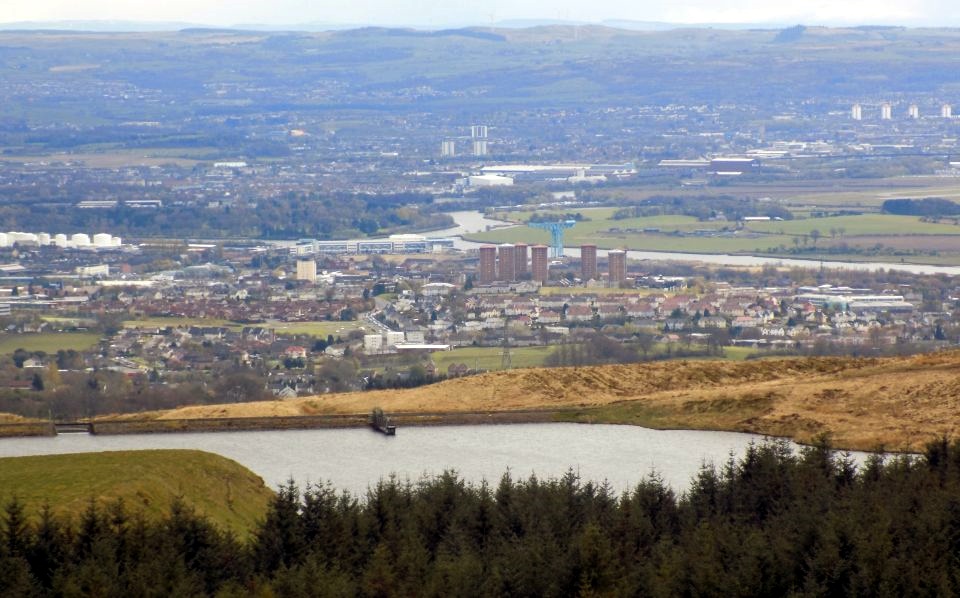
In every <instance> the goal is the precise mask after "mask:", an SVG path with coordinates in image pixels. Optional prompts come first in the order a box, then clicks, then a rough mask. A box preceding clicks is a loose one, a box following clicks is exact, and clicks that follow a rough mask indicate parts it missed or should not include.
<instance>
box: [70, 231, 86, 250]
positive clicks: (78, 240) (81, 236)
mask: <svg viewBox="0 0 960 598" xmlns="http://www.w3.org/2000/svg"><path fill="white" fill-rule="evenodd" d="M70 240H71V241H72V242H73V244H74V245H76V246H77V247H89V246H90V235H88V234H86V233H76V234H74V235H71V237H70Z"/></svg>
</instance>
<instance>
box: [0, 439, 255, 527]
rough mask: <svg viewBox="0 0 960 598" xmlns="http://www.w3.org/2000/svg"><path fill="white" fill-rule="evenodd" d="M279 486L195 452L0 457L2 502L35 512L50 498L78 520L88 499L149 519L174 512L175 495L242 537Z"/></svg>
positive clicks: (57, 507) (230, 463)
mask: <svg viewBox="0 0 960 598" xmlns="http://www.w3.org/2000/svg"><path fill="white" fill-rule="evenodd" d="M272 494H273V492H272V491H271V490H270V489H269V488H267V487H266V486H265V485H264V483H263V480H262V479H260V477H259V476H257V475H255V474H254V473H253V472H251V471H250V470H248V469H246V468H245V467H243V466H242V465H240V464H238V463H236V462H235V461H232V460H230V459H227V458H225V457H221V456H219V455H214V454H211V453H205V452H203V451H195V450H150V451H117V452H104V453H80V454H74V455H42V456H32V457H7V458H0V502H2V503H3V504H6V502H7V501H8V500H9V499H10V498H11V496H14V495H15V496H16V497H17V498H18V499H19V500H20V501H21V502H22V503H24V504H25V506H26V511H27V513H28V515H29V516H30V517H32V518H33V517H36V516H37V514H38V513H39V510H40V508H41V507H42V506H43V505H44V504H45V503H47V504H50V505H51V508H52V509H53V512H54V513H55V514H56V515H58V516H62V517H70V518H72V519H73V520H74V521H76V520H77V518H78V517H79V516H80V514H81V513H82V512H83V511H84V510H85V509H87V508H88V506H89V504H90V500H91V499H93V500H95V501H96V502H97V503H98V504H100V505H106V504H109V503H112V502H114V501H116V500H117V499H123V501H124V505H125V507H126V508H127V509H128V510H129V511H130V512H137V511H141V510H142V511H143V513H144V514H145V515H146V516H147V517H149V518H157V517H159V516H161V515H165V514H168V513H169V509H170V505H171V504H172V503H173V501H174V499H175V498H177V497H180V498H182V500H183V501H184V503H186V504H187V505H189V506H190V507H193V508H194V509H196V510H197V512H199V513H201V514H203V515H206V516H208V517H209V518H210V519H211V520H212V521H213V522H215V523H216V524H217V525H219V526H221V528H223V529H226V530H230V531H232V532H234V533H236V534H238V535H239V536H241V537H244V536H245V535H246V534H248V533H250V531H251V530H253V529H254V526H255V525H256V522H257V520H258V519H260V518H262V517H263V516H264V514H265V513H266V509H267V504H268V503H269V501H270V498H271V496H272Z"/></svg>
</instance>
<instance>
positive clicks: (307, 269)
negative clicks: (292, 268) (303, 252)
mask: <svg viewBox="0 0 960 598" xmlns="http://www.w3.org/2000/svg"><path fill="white" fill-rule="evenodd" d="M297 280H306V281H308V282H317V262H315V261H313V260H297Z"/></svg>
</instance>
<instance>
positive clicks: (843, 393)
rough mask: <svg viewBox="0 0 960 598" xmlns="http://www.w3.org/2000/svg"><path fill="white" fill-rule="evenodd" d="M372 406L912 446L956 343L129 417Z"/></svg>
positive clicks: (533, 376) (950, 425)
mask: <svg viewBox="0 0 960 598" xmlns="http://www.w3.org/2000/svg"><path fill="white" fill-rule="evenodd" d="M375 406H380V407H382V408H383V409H384V410H386V411H387V412H388V413H391V412H392V413H410V412H421V413H436V412H444V413H449V414H457V413H463V412H472V411H511V410H524V409H544V410H550V411H551V412H553V413H554V414H555V418H556V419H558V420H560V421H579V422H596V423H627V424H636V425H643V426H648V427H654V428H674V429H677V428H679V429H703V430H731V431H742V432H756V433H761V434H770V435H775V436H786V437H790V438H793V439H795V440H798V441H801V442H809V441H811V440H813V439H815V438H816V437H817V436H819V435H820V434H824V433H826V434H829V435H830V436H831V438H832V440H833V442H834V444H835V445H836V446H837V447H840V448H845V449H862V450H872V449H876V448H878V447H880V446H883V447H886V448H887V449H888V450H917V449H920V448H922V447H923V445H924V443H926V442H927V441H929V440H930V439H933V438H935V437H937V436H941V435H948V436H951V437H957V436H960V418H958V417H957V415H956V414H957V412H958V411H960V352H949V353H940V354H932V355H923V356H917V357H909V358H882V359H857V358H816V359H814V358H794V359H764V360H758V361H746V362H743V361H739V362H738V361H673V362H656V363H641V364H633V365H613V366H598V367H584V368H557V369H521V370H509V371H502V372H491V373H488V374H483V375H479V376H473V377H468V378H460V379H455V380H449V381H446V382H443V383H440V384H434V385H431V386H424V387H420V388H415V389H409V390H395V391H375V392H366V393H359V392H358V393H344V394H337V395H324V396H317V397H311V398H303V399H297V400H291V401H268V402H264V403H246V404H229V405H211V406H195V407H183V408H180V409H174V410H171V411H165V412H154V413H150V414H138V415H137V416H136V417H137V418H147V419H157V420H161V421H163V420H180V419H195V418H228V417H275V416H296V415H319V414H347V413H353V414H362V413H369V411H370V409H372V408H373V407H375ZM118 417H119V418H120V419H124V417H123V416H118ZM132 417H133V416H126V418H127V419H129V418H132Z"/></svg>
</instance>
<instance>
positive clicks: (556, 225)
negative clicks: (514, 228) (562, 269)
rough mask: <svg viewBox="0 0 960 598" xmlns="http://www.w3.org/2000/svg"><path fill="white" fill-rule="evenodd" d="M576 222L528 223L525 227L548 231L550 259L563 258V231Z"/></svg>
mask: <svg viewBox="0 0 960 598" xmlns="http://www.w3.org/2000/svg"><path fill="white" fill-rule="evenodd" d="M576 223H577V221H576V220H561V221H560V222H528V223H527V226H530V227H533V228H542V229H543V230H548V231H550V249H551V250H552V253H553V255H552V256H551V257H557V258H559V257H563V231H564V229H568V228H572V227H573V225H574V224H576Z"/></svg>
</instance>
